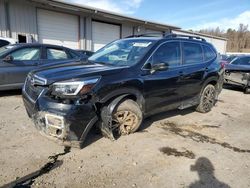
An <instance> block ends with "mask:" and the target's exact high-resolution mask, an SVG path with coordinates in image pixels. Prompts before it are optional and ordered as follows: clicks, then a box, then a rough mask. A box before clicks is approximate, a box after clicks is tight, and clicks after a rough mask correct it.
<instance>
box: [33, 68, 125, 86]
mask: <svg viewBox="0 0 250 188" xmlns="http://www.w3.org/2000/svg"><path fill="white" fill-rule="evenodd" d="M123 69H124V67H114V66H107V65H101V64H95V63H87V64H81V65H70V64H67V65H64V66H62V65H58V66H52V67H46V68H45V67H43V68H41V69H37V70H35V71H32V72H31V75H34V74H35V75H36V76H38V77H40V78H43V79H46V85H49V84H52V83H54V82H58V81H64V80H70V79H77V78H85V77H93V76H104V75H107V74H109V75H110V74H115V73H118V72H120V71H122V70H123Z"/></svg>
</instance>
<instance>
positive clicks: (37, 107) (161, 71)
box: [23, 34, 224, 147]
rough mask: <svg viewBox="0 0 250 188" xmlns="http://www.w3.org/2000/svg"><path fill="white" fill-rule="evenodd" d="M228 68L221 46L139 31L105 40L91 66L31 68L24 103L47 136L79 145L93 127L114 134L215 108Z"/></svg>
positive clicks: (181, 37)
mask: <svg viewBox="0 0 250 188" xmlns="http://www.w3.org/2000/svg"><path fill="white" fill-rule="evenodd" d="M223 73H224V69H223V67H222V66H221V64H220V63H219V58H218V55H217V52H216V50H215V48H214V47H213V46H212V45H211V44H210V43H207V42H206V41H205V40H204V39H202V38H199V37H191V36H184V35H175V34H169V35H165V36H164V37H161V38H160V37H150V36H148V35H147V36H146V35H140V36H139V35H137V36H131V37H127V38H125V39H121V40H117V41H114V42H112V43H110V44H108V45H106V46H105V47H103V48H102V49H100V50H99V51H97V52H96V53H95V54H94V55H93V56H91V57H90V58H89V59H88V61H87V62H86V63H85V64H79V65H67V66H58V67H46V68H43V69H39V70H36V71H33V72H31V73H29V75H28V77H27V79H26V82H25V85H24V87H23V100H24V104H25V107H26V110H27V113H28V115H29V117H30V118H32V119H33V121H34V124H35V126H36V127H37V128H38V129H39V130H40V132H41V133H44V135H47V136H48V137H49V138H54V139H55V140H57V141H60V142H61V143H62V144H64V145H71V146H77V147H81V146H82V143H83V142H84V140H85V138H86V136H87V134H88V132H89V131H90V129H91V128H92V127H93V126H94V125H98V126H97V127H99V128H100V130H101V132H102V133H103V135H105V136H107V137H108V138H111V139H115V138H117V137H119V136H120V135H127V134H130V133H133V132H135V131H136V130H138V128H139V127H140V125H141V124H142V121H143V119H144V118H145V117H147V116H150V115H153V114H155V113H159V112H163V111H166V110H171V109H184V108H188V107H192V106H194V107H196V110H197V111H199V112H202V113H206V112H209V111H210V110H211V108H212V107H213V106H214V104H215V102H216V100H217V98H218V94H219V93H220V92H221V89H222V83H223Z"/></svg>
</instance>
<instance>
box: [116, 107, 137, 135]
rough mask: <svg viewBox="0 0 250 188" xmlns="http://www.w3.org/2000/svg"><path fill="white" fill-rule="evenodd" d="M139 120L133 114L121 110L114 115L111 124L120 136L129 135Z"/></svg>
mask: <svg viewBox="0 0 250 188" xmlns="http://www.w3.org/2000/svg"><path fill="white" fill-rule="evenodd" d="M138 122H139V119H138V117H137V115H136V114H135V113H134V112H131V111H127V110H122V111H118V112H116V113H115V114H114V117H113V123H114V124H115V125H116V127H117V128H118V133H119V134H121V135H126V134H130V133H132V132H133V130H134V129H135V127H136V126H137V124H138Z"/></svg>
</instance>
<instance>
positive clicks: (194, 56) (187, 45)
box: [183, 42, 203, 65]
mask: <svg viewBox="0 0 250 188" xmlns="http://www.w3.org/2000/svg"><path fill="white" fill-rule="evenodd" d="M199 63H203V52H202V48H201V45H200V44H198V43H192V42H183V64H184V65H190V64H199Z"/></svg>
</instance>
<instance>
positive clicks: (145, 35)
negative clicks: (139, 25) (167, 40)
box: [125, 32, 165, 38]
mask: <svg viewBox="0 0 250 188" xmlns="http://www.w3.org/2000/svg"><path fill="white" fill-rule="evenodd" d="M160 34H162V36H165V33H164V32H162V33H157V32H155V33H144V34H139V35H130V36H127V37H125V38H133V37H157V36H156V35H160Z"/></svg>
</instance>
